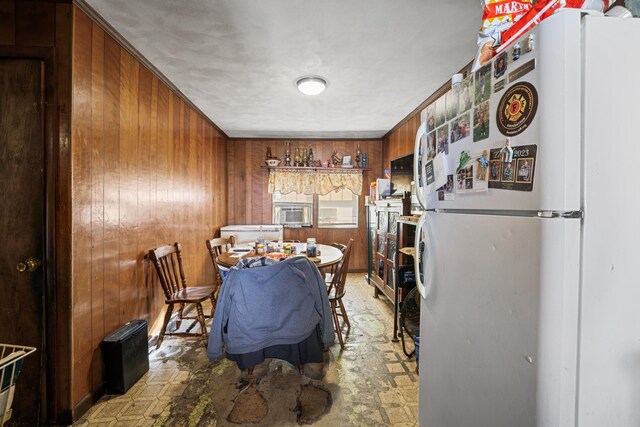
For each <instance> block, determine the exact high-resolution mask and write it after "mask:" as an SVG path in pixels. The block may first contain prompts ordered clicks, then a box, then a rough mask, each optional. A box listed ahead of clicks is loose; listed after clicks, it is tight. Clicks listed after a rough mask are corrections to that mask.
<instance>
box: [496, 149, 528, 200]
mask: <svg viewBox="0 0 640 427" xmlns="http://www.w3.org/2000/svg"><path fill="white" fill-rule="evenodd" d="M512 148H513V157H512V159H511V162H510V163H507V162H503V152H502V148H493V149H491V152H490V155H489V188H493V189H500V190H514V191H532V190H533V180H534V174H535V165H536V156H537V153H538V146H537V145H535V144H534V145H521V146H518V147H512Z"/></svg>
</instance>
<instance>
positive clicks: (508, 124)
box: [496, 82, 538, 136]
mask: <svg viewBox="0 0 640 427" xmlns="http://www.w3.org/2000/svg"><path fill="white" fill-rule="evenodd" d="M537 110H538V92H537V91H536V88H535V87H534V86H533V85H532V84H531V83H529V82H522V83H518V84H515V85H513V86H511V87H510V88H509V89H507V91H506V92H505V93H504V94H503V95H502V98H500V103H499V104H498V111H497V114H496V122H497V124H498V130H500V132H501V133H502V134H503V135H506V136H515V135H519V134H521V133H522V132H524V131H525V129H527V128H528V127H529V125H530V124H531V122H533V119H534V117H535V116H536V111H537Z"/></svg>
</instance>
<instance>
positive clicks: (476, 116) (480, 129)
mask: <svg viewBox="0 0 640 427" xmlns="http://www.w3.org/2000/svg"><path fill="white" fill-rule="evenodd" d="M487 138H489V102H488V101H487V102H485V103H483V104H480V105H477V104H476V107H475V108H474V109H473V142H478V141H482V140H483V139H487Z"/></svg>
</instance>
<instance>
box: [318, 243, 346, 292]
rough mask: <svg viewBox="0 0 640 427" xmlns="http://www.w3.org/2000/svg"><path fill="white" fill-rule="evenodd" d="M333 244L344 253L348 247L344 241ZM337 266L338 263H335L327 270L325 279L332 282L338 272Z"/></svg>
mask: <svg viewBox="0 0 640 427" xmlns="http://www.w3.org/2000/svg"><path fill="white" fill-rule="evenodd" d="M331 246H333V247H334V248H336V249H339V250H340V252H342V253H343V254H344V251H345V250H346V249H347V245H343V244H342V243H335V242H334V243H332V244H331ZM336 268H338V264H333V265H332V266H331V267H330V268H329V271H327V272H326V273H325V275H324V281H325V282H327V283H329V282H331V279H333V275H334V274H336Z"/></svg>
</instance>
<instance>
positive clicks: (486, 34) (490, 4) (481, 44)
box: [472, 0, 532, 71]
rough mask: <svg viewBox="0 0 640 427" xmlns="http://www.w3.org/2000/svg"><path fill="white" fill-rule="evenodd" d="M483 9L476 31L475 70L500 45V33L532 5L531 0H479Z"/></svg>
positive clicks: (490, 56)
mask: <svg viewBox="0 0 640 427" xmlns="http://www.w3.org/2000/svg"><path fill="white" fill-rule="evenodd" d="M481 3H482V7H483V9H484V11H483V14H482V27H481V28H480V31H479V33H478V54H477V55H476V60H475V61H474V64H473V70H472V71H475V70H477V69H478V68H480V67H481V66H483V65H484V64H486V63H487V62H489V61H490V60H491V58H493V55H494V51H495V48H496V47H497V46H498V45H500V40H501V37H500V35H501V33H502V32H503V31H506V30H507V29H508V28H509V27H511V26H512V25H513V23H514V22H516V21H518V19H520V17H521V16H522V15H524V14H525V13H526V12H527V11H528V10H529V9H531V6H532V0H508V1H505V0H481Z"/></svg>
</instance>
